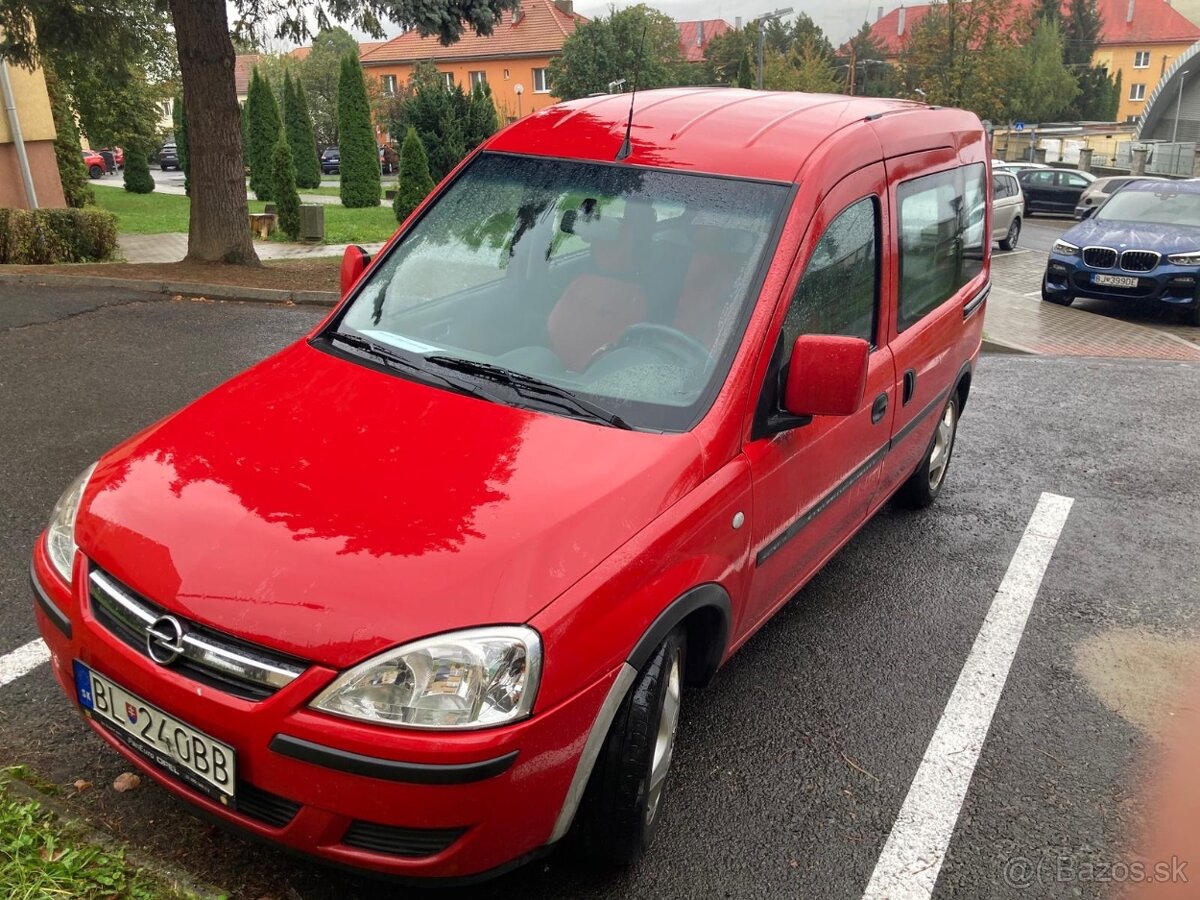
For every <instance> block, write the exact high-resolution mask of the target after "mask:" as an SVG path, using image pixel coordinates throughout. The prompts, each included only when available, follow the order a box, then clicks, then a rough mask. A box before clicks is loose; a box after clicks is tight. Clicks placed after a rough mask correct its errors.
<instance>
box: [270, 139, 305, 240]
mask: <svg viewBox="0 0 1200 900" xmlns="http://www.w3.org/2000/svg"><path fill="white" fill-rule="evenodd" d="M271 176H272V184H271V194H272V196H274V197H275V215H276V216H278V221H279V230H280V231H282V232H283V233H284V234H286V235H287V236H288V237H289V238H291V239H292V240H293V241H294V240H295V239H296V238H297V237H299V236H300V195H299V194H297V193H296V167H295V166H294V165H292V148H291V147H289V146H288V142H287V137H285V136H284V135H282V134H281V135H279V140H278V142H276V144H275V149H274V150H273V151H272V152H271Z"/></svg>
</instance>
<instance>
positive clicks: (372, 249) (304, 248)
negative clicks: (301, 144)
mask: <svg viewBox="0 0 1200 900" xmlns="http://www.w3.org/2000/svg"><path fill="white" fill-rule="evenodd" d="M187 238H188V236H187V235H186V234H180V233H169V234H122V235H118V236H117V241H118V244H119V245H120V248H121V255H122V256H124V257H125V260H126V262H131V263H170V262H179V261H180V260H181V259H183V258H184V257H185V256H187ZM348 246H349V244H277V243H274V242H273V241H255V242H254V250H255V252H256V253H258V258H259V259H312V258H315V257H320V256H341V255H342V254H343V253H345V252H346V247H348ZM382 246H383V244H365V245H363V249H365V250H366V251H367V252H368V253H372V254H374V253H377V252H378V251H379V249H380V248H381V247H382Z"/></svg>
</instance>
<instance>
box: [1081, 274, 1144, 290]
mask: <svg viewBox="0 0 1200 900" xmlns="http://www.w3.org/2000/svg"><path fill="white" fill-rule="evenodd" d="M1092 284H1101V285H1104V286H1105V287H1120V288H1135V287H1137V286H1138V280H1137V279H1136V278H1133V277H1132V276H1130V275H1093V276H1092Z"/></svg>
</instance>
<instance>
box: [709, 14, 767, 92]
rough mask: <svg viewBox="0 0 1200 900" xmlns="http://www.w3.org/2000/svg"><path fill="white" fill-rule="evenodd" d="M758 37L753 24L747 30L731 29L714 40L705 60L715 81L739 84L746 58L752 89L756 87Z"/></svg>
mask: <svg viewBox="0 0 1200 900" xmlns="http://www.w3.org/2000/svg"><path fill="white" fill-rule="evenodd" d="M757 35H758V32H757V31H756V30H755V26H754V23H753V22H752V23H750V24H749V25H747V26H746V27H745V28H734V29H730V30H729V31H726V32H725V33H724V34H719V35H717V36H716V37H715V38H713V39H712V41H711V42H710V43H709V45H708V49H707V50H705V51H704V58H705V60H706V64H707V65H708V67H709V69H710V70H711V72H712V78H713V81H715V82H717V83H718V84H738V76H739V74H740V71H741V65H742V59H743V58H745V60H746V63H747V65H748V67H749V72H750V87H753V86H754V77H755V68H754V65H755V63H754V61H755V59H756V58H757V57H756V56H755V54H756V53H757V52H758V51H757V47H758V44H757V43H756V42H755V41H756V39H757ZM739 86H740V85H739Z"/></svg>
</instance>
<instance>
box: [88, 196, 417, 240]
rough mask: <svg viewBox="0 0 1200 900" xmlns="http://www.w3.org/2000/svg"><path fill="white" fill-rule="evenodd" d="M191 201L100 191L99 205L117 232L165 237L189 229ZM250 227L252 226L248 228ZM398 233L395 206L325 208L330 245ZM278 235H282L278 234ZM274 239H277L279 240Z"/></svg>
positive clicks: (253, 206)
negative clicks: (109, 215) (112, 218)
mask: <svg viewBox="0 0 1200 900" xmlns="http://www.w3.org/2000/svg"><path fill="white" fill-rule="evenodd" d="M190 203H191V201H190V200H189V199H188V198H187V197H181V196H179V195H177V194H158V193H154V194H131V193H129V192H128V191H118V190H109V189H104V190H98V191H96V205H97V206H99V207H100V208H101V209H107V210H108V211H109V212H111V213H114V214H115V215H116V217H117V231H120V232H124V233H126V234H165V233H167V232H186V231H187V230H188V207H189V204H190ZM263 205H264V204H262V203H260V202H258V201H257V200H251V201H250V211H251V212H262V209H263ZM247 227H249V226H248V225H247ZM395 230H396V216H395V214H394V213H393V212H392V209H391V207H388V206H376V207H371V208H368V209H345V208H343V207H341V206H326V207H325V242H326V243H327V244H351V243H361V244H370V243H376V242H378V241H386V240H387V239H388V238H390V237H391V236H392V232H394V231H395ZM276 234H277V235H278V232H276ZM272 240H276V238H275V237H273V238H272Z"/></svg>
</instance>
